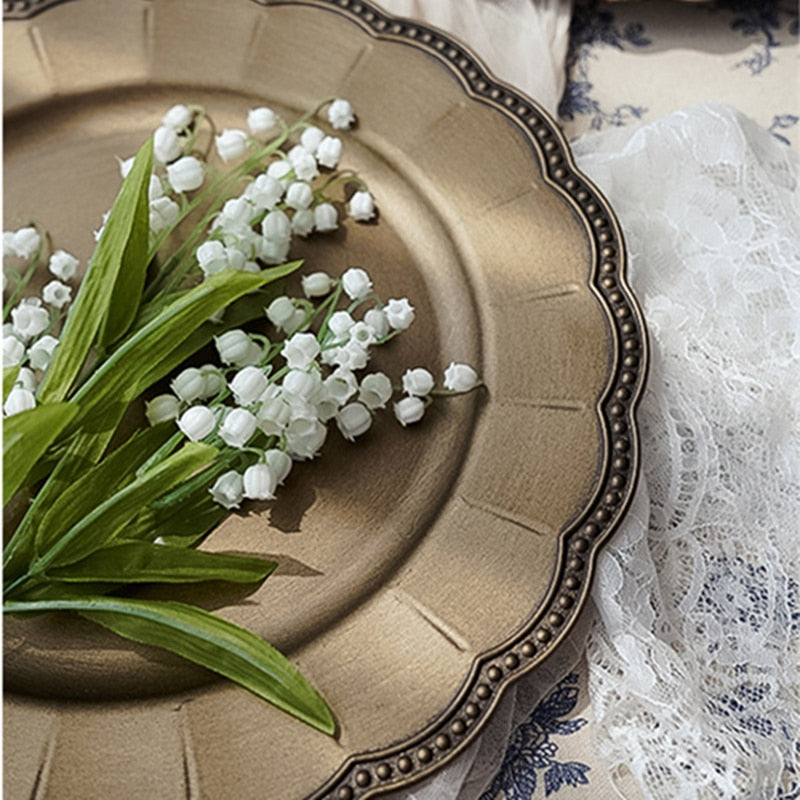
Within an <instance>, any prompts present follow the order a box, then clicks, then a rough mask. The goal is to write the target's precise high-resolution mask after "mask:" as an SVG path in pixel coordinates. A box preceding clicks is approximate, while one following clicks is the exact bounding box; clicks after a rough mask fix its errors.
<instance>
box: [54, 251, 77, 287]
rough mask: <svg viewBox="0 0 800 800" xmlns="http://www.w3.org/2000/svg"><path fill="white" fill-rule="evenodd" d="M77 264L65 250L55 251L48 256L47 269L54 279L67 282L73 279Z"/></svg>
mask: <svg viewBox="0 0 800 800" xmlns="http://www.w3.org/2000/svg"><path fill="white" fill-rule="evenodd" d="M79 263H80V262H79V261H78V259H77V258H75V256H73V255H71V254H70V253H68V252H67V251H66V250H56V251H55V253H53V255H51V256H50V262H49V263H48V265H47V268H48V269H49V270H50V272H52V273H53V275H55V276H56V278H61V280H62V281H69V280H72V278H74V277H75V273H76V272H77V270H78V265H79Z"/></svg>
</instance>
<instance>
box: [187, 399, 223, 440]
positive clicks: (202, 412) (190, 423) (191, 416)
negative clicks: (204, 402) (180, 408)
mask: <svg viewBox="0 0 800 800" xmlns="http://www.w3.org/2000/svg"><path fill="white" fill-rule="evenodd" d="M178 427H179V428H180V430H181V431H182V432H183V435H184V436H185V437H186V438H187V439H189V440H190V441H192V442H199V441H200V440H201V439H205V438H206V436H208V435H209V434H210V433H213V431H214V428H216V427H217V419H216V417H215V416H214V412H213V411H212V410H211V409H210V408H208V406H192V407H191V408H187V409H186V411H184V412H183V414H181V416H180V417H179V419H178Z"/></svg>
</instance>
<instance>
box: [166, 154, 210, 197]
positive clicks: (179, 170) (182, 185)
mask: <svg viewBox="0 0 800 800" xmlns="http://www.w3.org/2000/svg"><path fill="white" fill-rule="evenodd" d="M203 178H204V173H203V164H202V162H201V161H199V160H198V159H196V158H195V157H194V156H184V157H183V158H179V159H178V160H177V161H175V162H173V163H172V164H170V165H169V166H168V167H167V180H168V181H169V185H170V186H171V187H172V188H173V189H174V190H175V191H176V192H191V191H194V190H195V189H199V188H200V187H201V186H202V185H203Z"/></svg>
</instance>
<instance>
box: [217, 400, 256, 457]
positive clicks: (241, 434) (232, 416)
mask: <svg viewBox="0 0 800 800" xmlns="http://www.w3.org/2000/svg"><path fill="white" fill-rule="evenodd" d="M257 427H258V420H257V419H256V417H255V414H253V413H252V412H251V411H248V410H247V409H246V408H234V409H232V410H231V411H229V412H228V413H227V414H226V415H225V418H224V419H223V420H222V425H221V426H220V429H219V435H220V438H221V439H222V441H223V442H225V444H227V445H228V446H229V447H235V448H237V449H241V448H242V447H244V446H245V445H246V444H247V443H248V442H249V441H250V437H251V436H252V435H253V434H254V433H255V432H256V428H257Z"/></svg>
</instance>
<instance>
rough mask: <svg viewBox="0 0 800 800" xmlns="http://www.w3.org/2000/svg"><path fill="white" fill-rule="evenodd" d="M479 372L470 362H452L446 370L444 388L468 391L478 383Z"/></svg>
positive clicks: (454, 390) (453, 390) (452, 390)
mask: <svg viewBox="0 0 800 800" xmlns="http://www.w3.org/2000/svg"><path fill="white" fill-rule="evenodd" d="M478 382H479V381H478V374H477V373H476V372H475V370H474V369H473V368H472V367H470V366H469V364H456V363H455V362H451V364H450V366H449V367H448V368H447V369H446V370H445V371H444V388H445V389H449V390H450V391H451V392H468V391H470V389H474V388H475V387H476V386H477V385H478Z"/></svg>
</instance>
